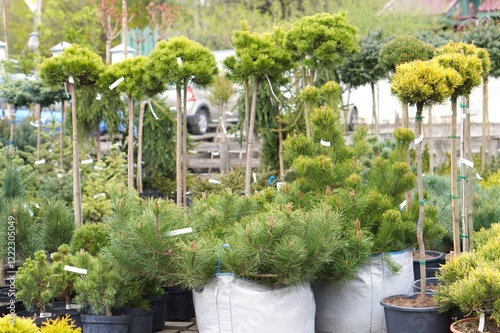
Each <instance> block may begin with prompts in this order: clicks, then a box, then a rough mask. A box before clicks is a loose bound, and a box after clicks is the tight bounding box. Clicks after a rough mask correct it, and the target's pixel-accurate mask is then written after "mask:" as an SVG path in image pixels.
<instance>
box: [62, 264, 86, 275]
mask: <svg viewBox="0 0 500 333" xmlns="http://www.w3.org/2000/svg"><path fill="white" fill-rule="evenodd" d="M64 270H65V271H68V272H73V273H78V274H87V270H86V269H85V268H78V267H74V266H69V265H64Z"/></svg>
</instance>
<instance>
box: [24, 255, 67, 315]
mask: <svg viewBox="0 0 500 333" xmlns="http://www.w3.org/2000/svg"><path fill="white" fill-rule="evenodd" d="M51 273H52V272H51V271H50V265H49V263H48V261H47V256H46V254H45V252H44V251H43V250H40V251H37V252H36V253H35V255H34V259H31V258H28V259H26V261H25V262H24V264H23V265H22V266H21V267H20V268H19V269H18V271H17V274H16V280H15V282H16V298H17V299H19V300H20V301H22V302H23V304H24V306H25V308H26V310H27V311H26V312H20V313H18V315H20V316H25V317H32V318H35V322H36V323H37V325H40V324H41V323H42V322H43V321H44V320H45V318H47V317H55V316H57V313H56V312H57V311H53V312H52V313H47V312H46V308H47V306H48V305H49V304H50V303H51V302H52V300H53V299H54V296H55V295H56V292H57V287H58V276H56V275H53V274H51Z"/></svg>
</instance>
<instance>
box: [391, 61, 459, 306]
mask: <svg viewBox="0 0 500 333" xmlns="http://www.w3.org/2000/svg"><path fill="white" fill-rule="evenodd" d="M462 81H463V79H462V77H461V76H460V74H458V73H457V72H456V71H455V70H453V69H451V68H449V67H443V66H441V65H440V64H439V63H438V62H436V61H421V60H416V61H412V62H409V63H404V64H401V65H399V66H398V67H397V68H396V72H395V73H394V75H393V76H392V79H391V91H392V93H393V94H395V95H396V96H397V98H398V99H399V100H400V101H401V103H403V104H410V105H416V107H417V114H416V116H415V119H416V123H415V136H416V138H417V139H416V140H415V150H416V153H417V155H416V160H417V188H418V204H419V215H418V223H417V241H418V247H419V251H420V263H421V265H420V276H421V277H422V278H421V288H422V289H421V290H422V293H421V297H422V298H425V291H426V279H425V276H426V271H425V244H424V238H423V235H424V230H423V226H424V212H425V211H424V202H425V201H424V188H423V178H422V177H423V174H422V172H423V171H422V137H421V135H422V111H423V109H424V107H426V106H430V105H433V104H436V103H442V102H443V101H444V100H445V99H446V98H448V97H449V96H451V95H452V94H453V92H454V89H455V87H457V86H459V85H460V84H461V83H462Z"/></svg>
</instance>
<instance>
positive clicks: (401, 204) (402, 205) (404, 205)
mask: <svg viewBox="0 0 500 333" xmlns="http://www.w3.org/2000/svg"><path fill="white" fill-rule="evenodd" d="M405 207H406V200H403V202H402V203H400V204H399V209H403V208H405Z"/></svg>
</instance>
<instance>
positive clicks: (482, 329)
mask: <svg viewBox="0 0 500 333" xmlns="http://www.w3.org/2000/svg"><path fill="white" fill-rule="evenodd" d="M484 318H485V316H484V312H481V315H480V316H479V325H478V326H477V330H478V331H479V332H484Z"/></svg>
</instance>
